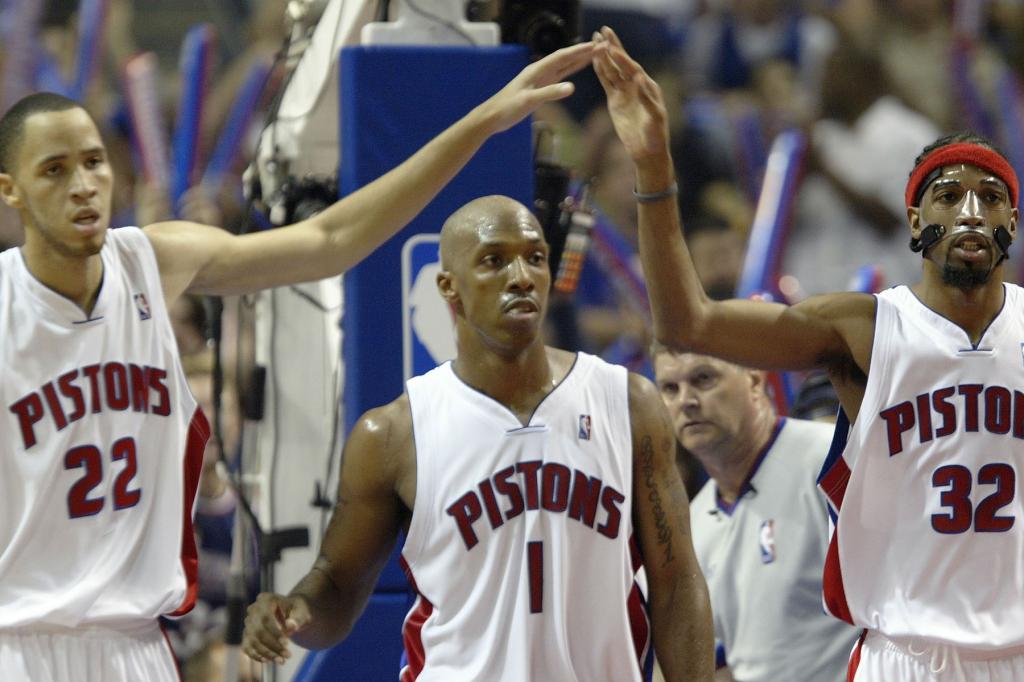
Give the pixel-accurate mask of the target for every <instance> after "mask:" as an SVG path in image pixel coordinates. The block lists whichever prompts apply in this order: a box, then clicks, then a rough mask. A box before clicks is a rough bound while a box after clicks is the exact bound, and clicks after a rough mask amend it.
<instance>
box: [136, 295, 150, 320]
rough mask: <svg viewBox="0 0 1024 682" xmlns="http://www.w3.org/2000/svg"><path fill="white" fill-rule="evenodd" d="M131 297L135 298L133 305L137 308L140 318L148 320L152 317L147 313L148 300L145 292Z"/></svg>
mask: <svg viewBox="0 0 1024 682" xmlns="http://www.w3.org/2000/svg"><path fill="white" fill-rule="evenodd" d="M132 298H134V299H135V307H136V308H138V310H139V319H140V320H148V319H149V318H150V317H152V316H151V315H150V314H149V301H147V300H146V295H145V294H135V296H133V297H132Z"/></svg>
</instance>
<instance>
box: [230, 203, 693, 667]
mask: <svg viewBox="0 0 1024 682" xmlns="http://www.w3.org/2000/svg"><path fill="white" fill-rule="evenodd" d="M440 249H441V267H442V271H441V273H440V274H439V275H438V277H437V283H438V289H439V290H440V292H441V296H442V297H443V298H444V299H445V301H446V302H447V303H448V304H449V305H450V306H451V307H452V309H453V310H454V311H455V318H456V323H455V331H456V339H457V344H456V345H457V347H458V355H457V357H456V359H455V360H454V361H452V362H448V363H445V364H443V365H441V366H440V367H438V368H436V369H434V370H432V371H430V372H428V373H427V374H425V375H423V376H420V377H416V378H414V379H412V380H410V381H409V382H408V384H407V386H406V392H405V393H404V394H403V395H402V396H401V397H399V398H398V399H397V400H395V401H394V402H392V403H389V404H388V405H385V406H384V407H380V408H377V409H374V410H370V411H369V412H367V413H366V414H365V415H363V416H362V417H361V418H360V420H359V422H358V423H357V425H356V427H355V429H354V430H353V432H352V435H351V436H350V437H349V439H348V441H347V442H346V444H345V452H344V454H343V457H342V470H341V481H340V484H339V492H338V506H337V507H336V509H335V512H334V516H333V518H332V519H331V523H330V526H329V527H328V530H327V534H326V536H325V538H324V541H323V546H322V548H321V552H320V557H319V558H318V559H317V561H316V563H315V564H314V566H313V569H312V570H311V571H310V572H309V574H307V575H306V577H305V578H303V579H302V581H300V582H299V584H298V585H297V586H296V587H295V589H294V590H292V592H291V594H290V595H288V596H286V597H285V596H280V595H274V594H262V595H260V597H259V598H258V599H257V601H256V603H255V604H254V605H253V606H251V607H250V609H249V615H248V617H247V618H246V632H245V638H244V641H243V644H242V646H243V649H244V650H245V651H246V653H248V654H249V655H250V656H251V657H253V658H256V659H257V660H261V661H270V660H283V658H284V657H286V656H288V655H289V654H288V648H287V647H288V640H289V639H294V640H295V641H296V642H297V643H299V644H300V645H302V646H305V647H310V648H321V647H328V646H331V645H333V644H336V643H337V642H338V641H340V640H341V639H343V638H344V637H345V635H346V634H347V633H348V632H349V631H350V629H351V627H352V625H353V623H354V622H355V620H356V619H357V618H358V617H359V614H360V612H361V611H362V609H363V606H364V605H365V604H366V600H367V598H368V597H369V595H370V592H371V590H372V589H373V585H374V583H375V582H376V579H377V575H378V573H379V572H380V570H381V567H382V566H383V565H384V562H385V561H386V560H387V557H388V555H389V553H390V551H391V549H392V547H393V546H394V544H395V541H396V539H397V537H398V533H399V531H400V530H402V531H404V532H405V535H406V540H405V545H404V548H403V550H402V560H403V563H404V567H405V570H406V572H407V575H408V577H409V581H410V583H411V585H412V586H413V588H414V589H415V590H416V592H417V594H418V597H417V600H416V603H415V605H414V606H413V608H412V610H411V611H410V612H409V615H408V617H407V618H406V621H405V626H404V629H403V638H404V642H405V651H406V654H407V657H408V660H409V663H408V666H407V667H405V668H404V669H403V670H402V671H401V674H400V679H401V680H402V681H403V682H408V681H410V680H418V681H419V682H425V681H427V680H444V681H445V682H447V681H449V680H503V681H505V682H516V681H522V682H527V681H531V680H615V681H617V682H624V681H626V680H641V679H648V677H647V676H648V674H649V671H650V667H651V661H650V656H649V653H650V647H649V643H650V638H651V636H652V634H653V640H654V649H655V651H656V653H657V657H658V661H659V662H660V664H661V666H662V670H663V671H664V673H665V678H666V679H667V680H669V681H670V682H671V681H676V680H684V679H685V680H711V678H712V675H713V656H712V646H713V637H712V627H711V618H710V612H709V607H708V601H707V590H706V586H705V585H704V579H703V577H702V576H701V573H700V568H699V567H698V565H697V561H696V558H695V557H694V555H693V548H692V546H691V542H690V529H689V521H688V503H687V499H686V493H685V491H684V489H683V486H682V482H681V480H680V479H679V474H678V472H677V471H676V470H675V467H674V464H673V457H674V453H675V448H674V443H673V440H672V430H671V426H670V424H669V422H668V418H667V415H666V414H665V410H664V407H663V406H662V405H661V402H660V399H659V398H658V394H657V392H656V390H655V389H654V386H653V385H652V384H651V383H650V382H649V381H647V380H646V379H643V378H642V377H640V376H638V375H632V374H629V373H627V372H626V370H625V368H623V367H619V366H616V365H609V364H606V363H605V362H604V361H602V360H600V359H598V358H596V357H594V356H591V355H586V354H583V353H579V354H572V353H569V352H566V351H561V350H556V349H554V348H550V347H547V346H545V345H544V342H543V339H542V336H541V325H542V322H543V318H544V313H545V310H546V307H547V298H548V289H549V285H550V284H551V274H550V272H549V270H548V247H547V244H546V243H545V241H544V237H543V234H542V232H541V228H540V226H539V224H538V223H537V220H536V219H535V218H534V217H533V215H532V214H531V213H530V211H529V210H528V209H527V208H526V207H525V206H522V205H521V204H519V203H517V202H515V201H514V200H512V199H509V198H507V197H498V196H491V197H484V198H481V199H477V200H475V201H473V202H470V203H469V204H467V205H466V206H464V207H462V208H461V209H459V210H458V211H457V212H456V213H455V214H453V215H452V216H451V217H450V218H449V219H448V221H446V223H445V225H444V227H443V229H442V231H441V247H440ZM641 565H642V566H643V567H644V568H645V570H646V580H647V586H648V587H647V590H646V593H645V592H644V591H643V588H642V585H641V578H640V576H641V574H642V573H641V572H640V566H641Z"/></svg>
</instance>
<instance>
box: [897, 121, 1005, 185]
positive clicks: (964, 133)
mask: <svg viewBox="0 0 1024 682" xmlns="http://www.w3.org/2000/svg"><path fill="white" fill-rule="evenodd" d="M960 143H967V144H976V145H979V146H982V147H985V148H986V149H991V150H992V151H994V152H995V153H996V154H999V156H1001V157H1003V158H1004V159H1005V158H1006V154H1004V153H1003V150H1002V149H1000V148H999V147H997V146H996V145H995V143H994V142H992V140H990V139H988V138H987V137H985V136H984V135H979V134H978V133H976V132H974V131H973V130H961V131H958V132H955V133H952V134H950V135H944V136H943V137H940V138H939V139H937V140H935V142H932V143H931V144H930V145H928V146H927V147H925V148H924V149H922V150H921V153H920V154H918V155H917V158H916V159H914V167H913V168H911V169H910V175H913V174H914V171H916V170H917V167H918V166H920V165H921V162H923V161H924V160H925V159H926V158H928V155H929V154H931V153H932V152H933V151H935V150H936V149H942V148H943V147H948V146H949V145H951V144H960ZM908 177H909V176H908Z"/></svg>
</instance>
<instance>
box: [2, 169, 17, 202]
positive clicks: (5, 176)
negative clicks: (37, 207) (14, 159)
mask: <svg viewBox="0 0 1024 682" xmlns="http://www.w3.org/2000/svg"><path fill="white" fill-rule="evenodd" d="M0 199H3V202H4V203H5V204H7V205H8V206H10V207H11V208H21V206H22V204H21V197H20V196H19V195H18V191H17V189H16V188H15V187H14V178H13V177H12V176H11V175H10V174H9V173H0Z"/></svg>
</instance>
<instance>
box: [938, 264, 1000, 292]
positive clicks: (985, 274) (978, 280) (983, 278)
mask: <svg viewBox="0 0 1024 682" xmlns="http://www.w3.org/2000/svg"><path fill="white" fill-rule="evenodd" d="M991 275H992V271H991V270H989V269H986V270H982V269H980V268H965V267H957V266H954V265H950V264H949V263H946V264H945V265H943V266H942V283H943V284H948V285H949V286H953V287H956V288H957V289H960V290H961V291H970V290H972V289H977V288H978V287H980V286H982V285H984V284H985V283H986V282H988V278H989V277H990V276H991Z"/></svg>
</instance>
